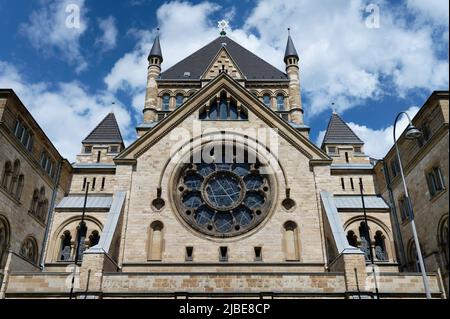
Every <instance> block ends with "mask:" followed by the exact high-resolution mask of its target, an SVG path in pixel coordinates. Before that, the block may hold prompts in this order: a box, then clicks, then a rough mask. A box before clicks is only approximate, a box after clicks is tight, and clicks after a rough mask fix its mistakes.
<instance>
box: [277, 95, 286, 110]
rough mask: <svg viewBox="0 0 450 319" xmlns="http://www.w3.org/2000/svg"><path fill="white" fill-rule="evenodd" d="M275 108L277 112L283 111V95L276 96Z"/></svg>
mask: <svg viewBox="0 0 450 319" xmlns="http://www.w3.org/2000/svg"><path fill="white" fill-rule="evenodd" d="M277 108H278V111H284V110H285V107H284V95H283V94H278V95H277Z"/></svg>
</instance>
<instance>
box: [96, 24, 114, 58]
mask: <svg viewBox="0 0 450 319" xmlns="http://www.w3.org/2000/svg"><path fill="white" fill-rule="evenodd" d="M98 26H99V28H100V30H101V31H102V34H101V36H100V37H98V38H97V40H96V43H97V44H98V45H100V47H101V50H102V51H103V52H105V51H109V50H112V49H114V48H115V47H116V45H117V35H118V33H119V31H118V30H117V26H116V20H115V19H114V17H112V16H109V17H108V18H106V19H99V20H98Z"/></svg>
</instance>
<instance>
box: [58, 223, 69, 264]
mask: <svg viewBox="0 0 450 319" xmlns="http://www.w3.org/2000/svg"><path fill="white" fill-rule="evenodd" d="M58 260H59V261H69V260H72V235H71V234H70V231H68V230H67V231H65V232H64V233H63V235H62V236H61V247H60V250H59V256H58Z"/></svg>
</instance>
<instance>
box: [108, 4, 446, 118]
mask: <svg viewBox="0 0 450 319" xmlns="http://www.w3.org/2000/svg"><path fill="white" fill-rule="evenodd" d="M411 1H413V0H411ZM416 1H417V3H419V1H418V0H416ZM378 2H379V3H380V13H381V25H380V28H379V29H370V28H367V26H366V23H365V22H366V21H365V16H364V15H365V14H367V13H365V9H366V7H365V1H363V0H354V1H332V0H324V1H320V2H319V1H313V0H285V1H269V0H260V1H259V2H258V3H257V5H256V6H255V8H254V9H253V11H252V12H251V14H250V15H249V17H248V18H247V19H246V21H245V23H244V26H242V27H241V28H236V29H233V30H230V31H229V32H228V35H229V36H230V37H231V38H233V39H234V40H236V41H237V42H238V43H240V44H242V45H243V46H245V47H246V48H247V49H249V50H250V51H252V52H254V53H256V54H257V55H259V56H260V57H262V58H263V59H265V60H267V61H268V62H270V63H272V64H273V65H275V66H276V67H278V68H279V69H281V70H284V68H285V66H284V63H283V55H284V49H285V45H286V38H287V31H286V29H287V27H291V29H292V32H291V34H292V36H293V38H294V42H295V44H296V46H297V51H298V52H299V55H300V63H301V83H302V90H303V94H304V96H306V97H308V98H309V99H308V101H309V103H307V104H306V105H305V107H306V116H314V115H316V114H319V113H320V112H322V111H324V110H326V109H328V108H330V107H331V103H332V102H334V103H335V105H336V109H337V110H338V111H339V112H343V111H344V110H346V109H349V108H352V107H355V106H357V105H361V104H364V103H365V101H367V100H368V99H371V100H377V99H379V98H382V97H383V96H384V95H391V94H395V95H407V93H408V92H409V91H410V90H416V89H425V90H427V91H431V90H437V89H445V88H447V87H448V83H449V80H448V67H449V63H448V59H447V58H446V57H443V58H440V57H439V55H438V53H437V52H436V51H435V50H437V49H436V47H437V46H436V43H435V40H434V35H435V32H437V31H436V28H435V27H434V26H433V25H429V24H424V23H414V22H411V21H407V20H405V18H404V17H403V15H398V14H397V13H393V12H391V11H390V10H389V9H390V7H389V5H390V4H389V3H388V2H384V1H382V0H380V1H378ZM405 8H406V6H405ZM225 9H226V8H221V10H220V12H222V11H223V12H225V13H224V15H225V14H226V12H228V11H230V12H233V8H231V9H230V10H225ZM410 10H411V11H412V10H413V9H412V8H411V7H410ZM218 11H219V6H218V5H216V4H212V3H210V2H201V3H198V4H192V3H189V2H179V1H172V2H168V3H165V4H163V5H162V6H161V7H160V8H159V9H158V11H157V17H158V21H159V25H160V27H161V46H162V50H163V55H164V63H163V70H164V69H167V68H169V67H170V66H172V65H173V64H174V63H176V62H178V61H180V60H181V59H183V58H185V57H186V56H188V55H189V54H191V53H193V52H194V51H196V50H197V49H199V48H201V47H202V46H204V45H206V44H207V43H208V42H210V41H211V40H213V39H214V38H215V37H217V36H218V30H217V26H216V24H217V23H216V21H215V20H213V19H212V14H215V13H217V12H218ZM413 12H414V14H416V15H418V16H420V15H423V14H426V13H423V12H422V11H420V12H419V11H417V12H416V11H413ZM229 16H230V17H232V16H233V14H230V15H229ZM418 20H419V19H418ZM411 23H413V25H411ZM231 25H233V23H231ZM439 32H444V31H439ZM141 35H145V36H142V37H141V38H140V39H139V40H138V44H137V46H136V48H135V49H134V50H133V51H131V52H129V53H127V54H126V55H125V56H123V57H122V58H121V59H120V60H119V61H117V63H116V65H115V66H114V67H113V69H112V70H111V72H110V73H109V74H108V76H107V77H106V78H105V82H106V83H107V85H108V87H109V88H110V89H111V90H113V91H115V90H118V89H123V90H127V91H129V92H131V95H132V98H133V99H134V101H135V103H133V104H134V105H135V106H136V107H142V105H141V106H139V104H143V103H144V101H143V100H142V101H141V102H140V103H136V100H137V97H138V96H140V97H142V96H143V93H142V92H144V90H145V81H146V69H147V60H146V58H147V54H148V52H149V50H150V48H151V44H152V41H153V38H154V36H155V33H154V32H152V33H151V32H148V31H141ZM447 43H448V41H447ZM447 52H448V49H447ZM125 70H126V71H127V72H125ZM419 75H420V76H419ZM130 89H131V90H130Z"/></svg>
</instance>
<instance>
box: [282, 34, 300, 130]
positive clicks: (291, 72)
mask: <svg viewBox="0 0 450 319" xmlns="http://www.w3.org/2000/svg"><path fill="white" fill-rule="evenodd" d="M288 31H289V35H288V41H287V45H286V53H285V54H284V63H285V64H286V73H287V75H288V78H289V105H290V106H291V110H290V112H291V121H292V122H294V123H295V124H299V125H303V107H302V100H301V92H300V74H299V73H300V72H299V70H300V68H299V66H298V62H299V57H298V54H297V50H296V49H295V46H294V42H293V41H292V38H291V34H290V29H288Z"/></svg>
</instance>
